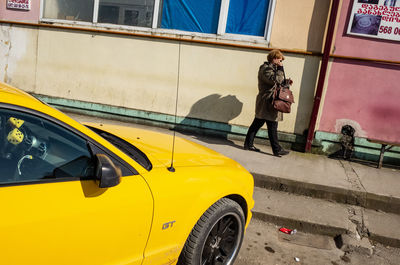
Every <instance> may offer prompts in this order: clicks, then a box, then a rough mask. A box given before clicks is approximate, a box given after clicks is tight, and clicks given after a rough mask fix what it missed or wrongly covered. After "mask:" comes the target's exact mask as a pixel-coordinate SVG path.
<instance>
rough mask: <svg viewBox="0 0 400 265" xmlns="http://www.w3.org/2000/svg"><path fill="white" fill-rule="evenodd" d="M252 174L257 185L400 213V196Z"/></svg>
mask: <svg viewBox="0 0 400 265" xmlns="http://www.w3.org/2000/svg"><path fill="white" fill-rule="evenodd" d="M251 174H252V175H253V177H254V185H255V186H256V187H260V188H265V189H270V190H277V191H285V192H289V193H294V194H298V195H304V196H309V197H313V198H319V199H325V200H329V201H334V202H338V203H344V204H350V205H357V206H362V207H365V208H368V209H373V210H381V211H384V212H390V213H395V214H400V198H395V197H390V196H385V195H379V194H373V193H369V192H365V191H357V190H349V189H345V188H338V187H332V186H325V185H320V184H314V183H306V182H301V181H296V180H292V179H285V178H280V177H273V176H268V175H263V174H259V173H255V172H251Z"/></svg>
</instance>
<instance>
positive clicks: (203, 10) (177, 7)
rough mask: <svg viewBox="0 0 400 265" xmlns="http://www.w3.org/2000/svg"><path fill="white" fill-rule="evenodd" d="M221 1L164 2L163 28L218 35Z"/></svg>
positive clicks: (183, 0)
mask: <svg viewBox="0 0 400 265" xmlns="http://www.w3.org/2000/svg"><path fill="white" fill-rule="evenodd" d="M220 8H221V0H202V1H193V0H164V6H163V11H162V20H161V27H162V28H166V29H179V30H185V31H193V32H202V33H214V34H216V33H217V30H218V18H219V13H220Z"/></svg>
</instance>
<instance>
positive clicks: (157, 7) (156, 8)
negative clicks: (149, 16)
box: [151, 0, 160, 29]
mask: <svg viewBox="0 0 400 265" xmlns="http://www.w3.org/2000/svg"><path fill="white" fill-rule="evenodd" d="M159 12H160V0H155V1H154V12H153V25H152V26H151V28H153V29H156V28H157V26H158V16H159Z"/></svg>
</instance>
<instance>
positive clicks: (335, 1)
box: [305, 0, 340, 152]
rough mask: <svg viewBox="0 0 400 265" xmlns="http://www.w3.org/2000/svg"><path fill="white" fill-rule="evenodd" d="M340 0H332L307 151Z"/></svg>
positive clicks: (318, 104) (319, 99) (323, 81)
mask: <svg viewBox="0 0 400 265" xmlns="http://www.w3.org/2000/svg"><path fill="white" fill-rule="evenodd" d="M339 3H340V0H332V8H331V14H330V16H329V24H328V32H327V34H326V39H325V47H324V53H323V55H322V63H321V69H320V71H319V78H318V85H317V91H316V93H315V97H314V106H313V110H312V113H311V120H310V125H309V127H308V135H307V143H306V148H305V151H306V152H310V151H311V145H312V142H313V139H314V132H315V124H316V123H317V118H318V111H319V107H320V103H321V96H322V92H323V89H324V83H325V77H326V70H327V68H328V62H329V54H330V52H331V47H332V41H333V34H334V32H335V24H336V17H337V14H338V11H339Z"/></svg>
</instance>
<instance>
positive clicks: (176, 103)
mask: <svg viewBox="0 0 400 265" xmlns="http://www.w3.org/2000/svg"><path fill="white" fill-rule="evenodd" d="M180 66H181V42H180V41H179V51H178V80H177V82H176V98H175V120H174V128H173V131H174V136H173V139H172V157H171V165H170V166H169V167H168V168H167V169H168V171H169V172H175V168H174V153H175V135H176V116H177V112H178V96H179V73H180Z"/></svg>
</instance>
